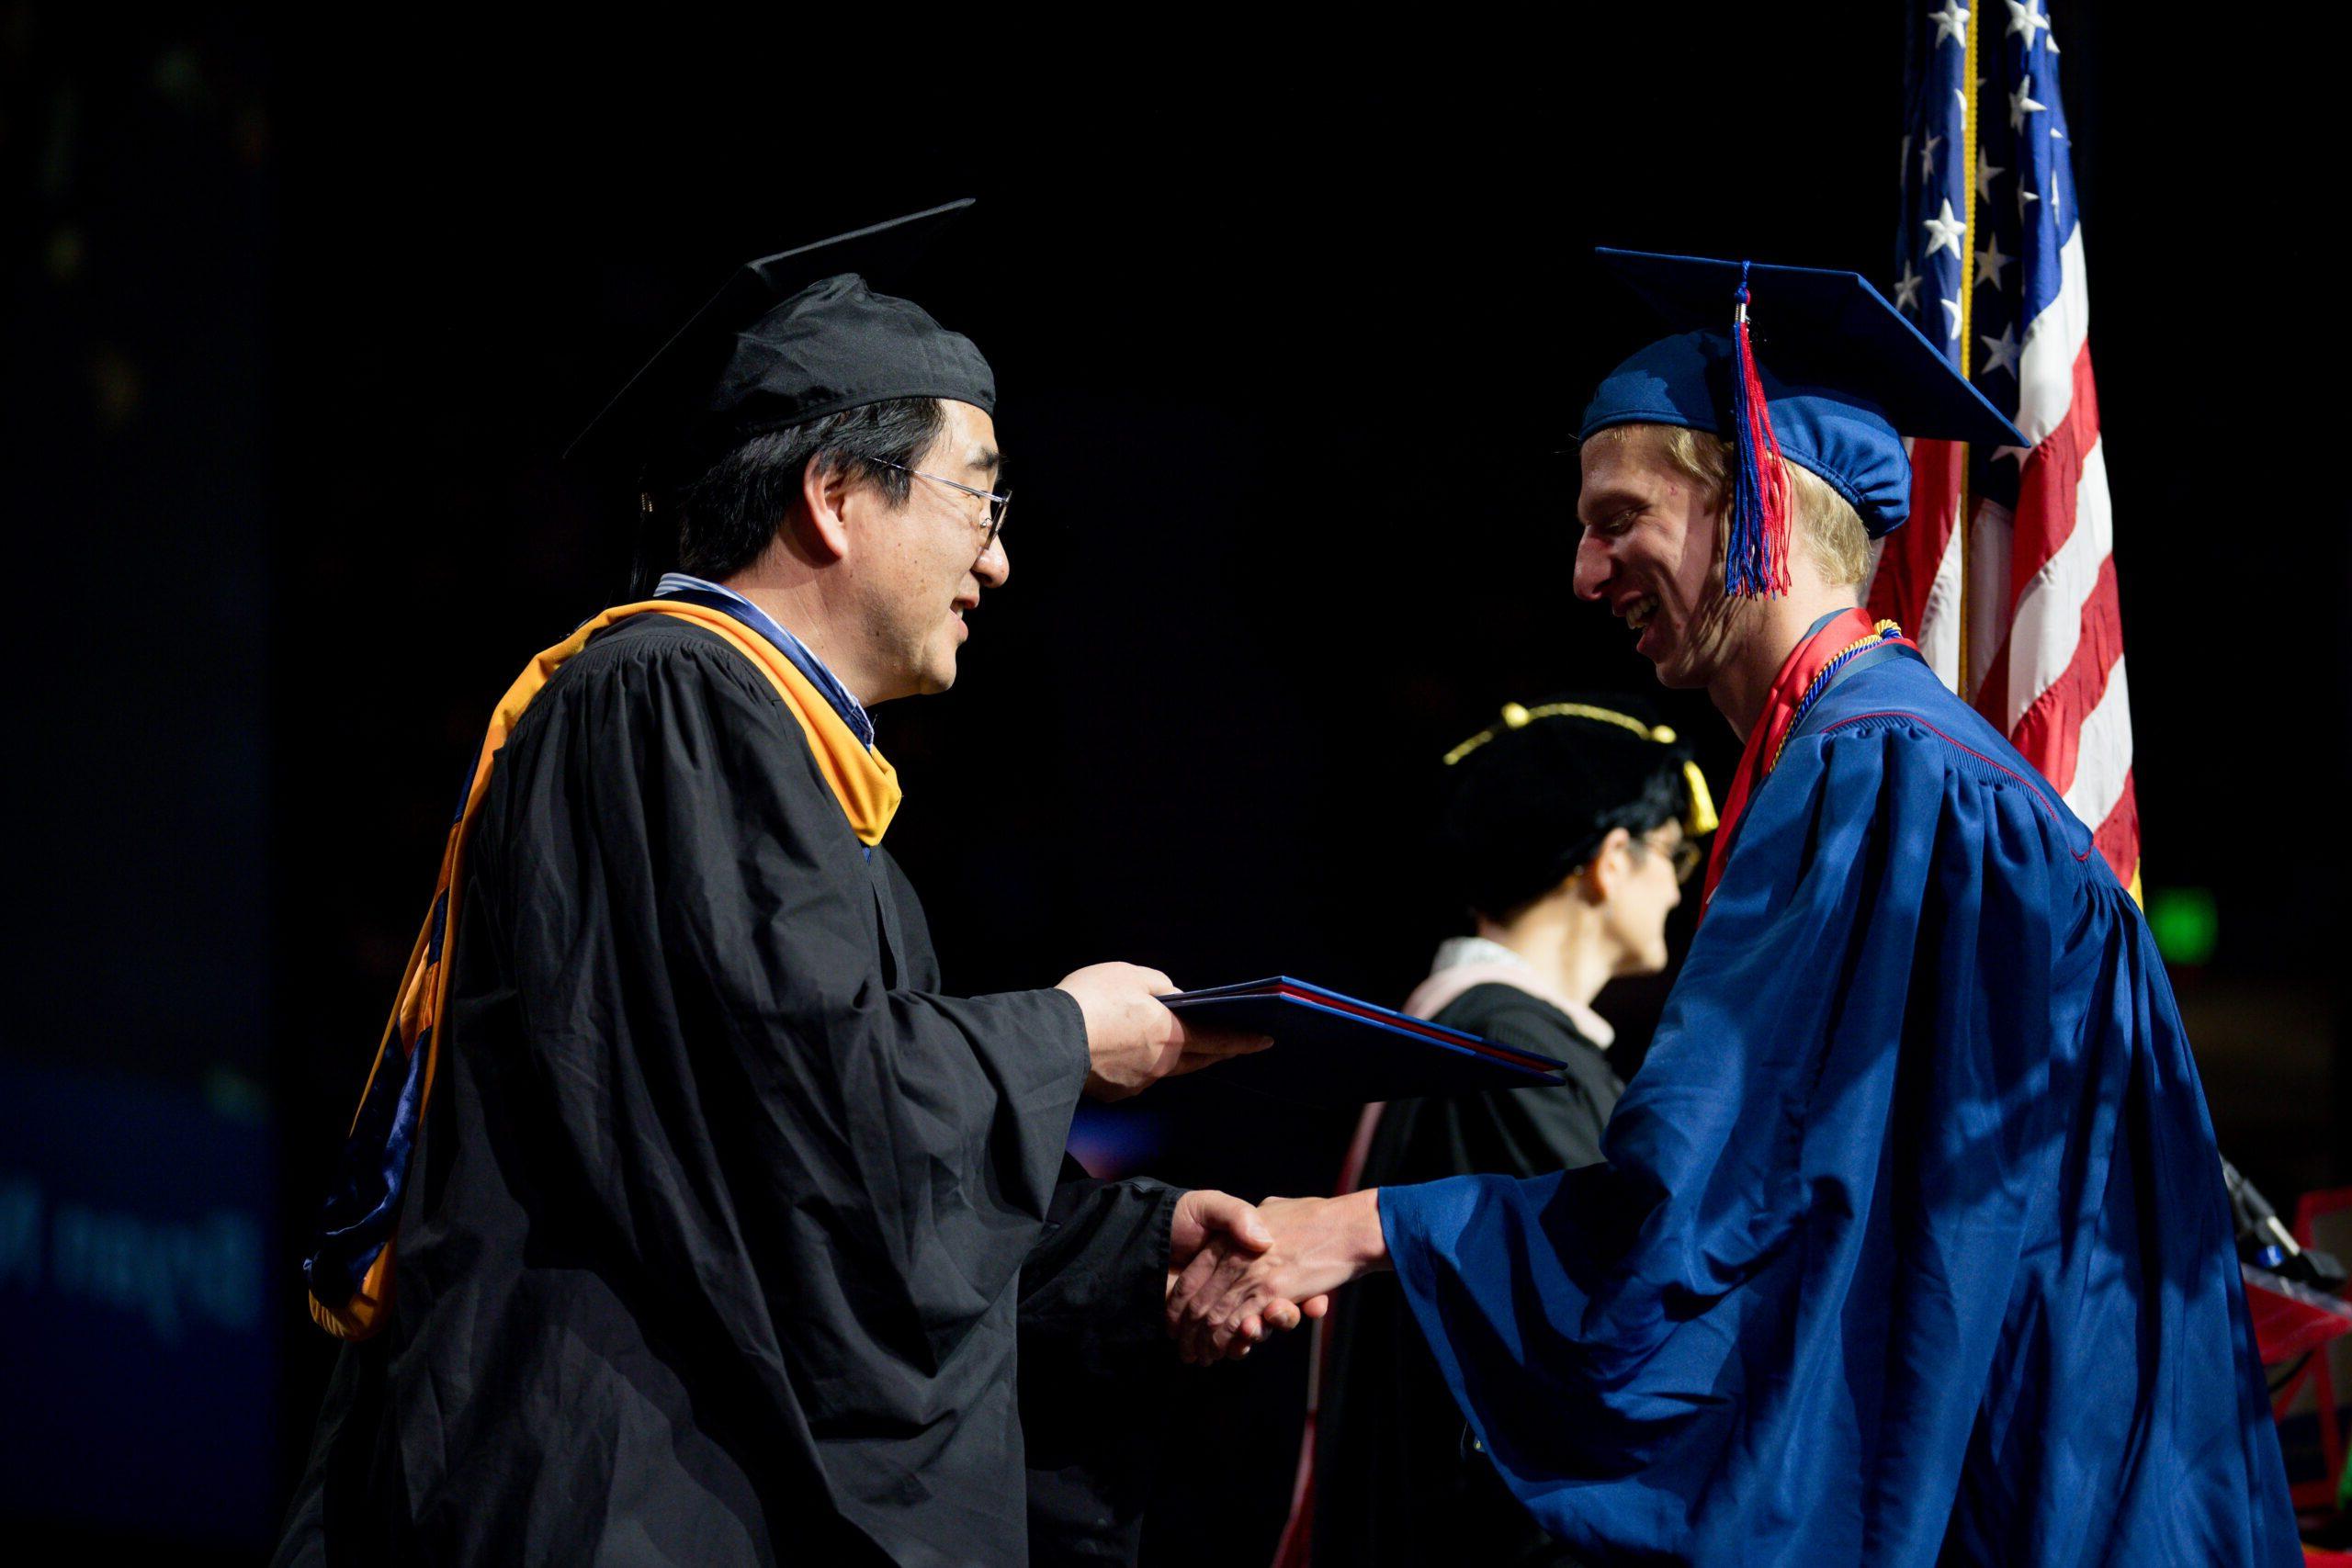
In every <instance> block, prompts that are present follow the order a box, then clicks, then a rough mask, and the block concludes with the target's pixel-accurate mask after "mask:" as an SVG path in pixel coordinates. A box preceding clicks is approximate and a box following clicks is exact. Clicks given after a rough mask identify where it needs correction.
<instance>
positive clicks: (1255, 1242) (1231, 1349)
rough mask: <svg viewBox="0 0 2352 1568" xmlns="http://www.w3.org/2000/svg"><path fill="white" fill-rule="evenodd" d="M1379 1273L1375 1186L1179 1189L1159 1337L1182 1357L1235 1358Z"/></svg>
mask: <svg viewBox="0 0 2352 1568" xmlns="http://www.w3.org/2000/svg"><path fill="white" fill-rule="evenodd" d="M1387 1267H1388V1244H1387V1242H1386V1240H1385V1238H1384V1237H1383V1235H1381V1230H1380V1197H1379V1193H1378V1191H1377V1190H1366V1191H1363V1192H1351V1193H1349V1194H1348V1195H1347V1196H1346V1197H1343V1198H1269V1199H1267V1200H1266V1201H1264V1202H1263V1203H1260V1204H1255V1205H1252V1204H1250V1203H1246V1202H1244V1201H1241V1200H1240V1199H1238V1198H1236V1197H1234V1196H1233V1195H1232V1194H1231V1193H1229V1192H1213V1191H1194V1192H1187V1193H1185V1194H1184V1196H1183V1197H1182V1199H1180V1200H1178V1201H1177V1204H1176V1215H1175V1223H1174V1224H1173V1225H1172V1227H1171V1228H1170V1235H1169V1245H1168V1295H1167V1315H1168V1332H1169V1335H1170V1337H1172V1338H1174V1339H1175V1341H1176V1345H1177V1348H1178V1350H1179V1352H1180V1353H1181V1354H1182V1357H1183V1359H1184V1360H1185V1361H1186V1363H1188V1364H1189V1365H1193V1366H1208V1365H1210V1364H1212V1363H1214V1362H1216V1361H1218V1360H1226V1359H1230V1360H1239V1359H1241V1358H1242V1357H1244V1356H1246V1355H1248V1354H1249V1353H1250V1348H1251V1347H1252V1346H1254V1345H1257V1344H1258V1343H1260V1342H1261V1340H1264V1339H1267V1338H1269V1337H1272V1336H1273V1335H1275V1334H1277V1333H1281V1332H1283V1331H1285V1330H1288V1329H1293V1328H1295V1327H1297V1326H1298V1325H1299V1324H1300V1323H1301V1322H1302V1321H1304V1320H1305V1319H1306V1318H1310V1317H1321V1316H1322V1315H1323V1314H1325V1313H1326V1312H1328V1311H1329V1310H1330V1303H1331V1292H1333V1291H1336V1290H1338V1289H1339V1288H1340V1286H1341V1285H1344V1284H1346V1283H1347V1282H1348V1281H1349V1280H1353V1279H1356V1278H1358V1277H1359V1276H1361V1275H1364V1274H1368V1273H1371V1272H1373V1271H1374V1269H1385V1268H1387Z"/></svg>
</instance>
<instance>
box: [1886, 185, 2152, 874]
mask: <svg viewBox="0 0 2352 1568" xmlns="http://www.w3.org/2000/svg"><path fill="white" fill-rule="evenodd" d="M2059 255H2060V265H2061V268H2062V281H2061V284H2060V288H2059V290H2058V293H2057V296H2056V298H2054V299H2052V300H2051V302H2050V304H2049V305H2048V306H2047V307H2046V308H2045V309H2044V310H2042V312H2041V315H2039V316H2038V317H2036V318H2035V319H2034V321H2032V323H2031V324H2030V326H2029V327H2028V328H2027V331H2026V336H2025V343H2024V344H2023V347H2022V349H2021V350H2020V352H2019V355H2018V359H2019V375H2018V391H2019V399H2018V419H2017V423H2018V429H2020V430H2022V431H2023V432H2024V433H2025V434H2026V436H2027V437H2028V439H2030V441H2031V442H2032V443H2033V446H2031V447H2030V449H2028V450H2026V451H2024V452H2017V451H2013V450H2009V449H2006V448H2005V449H2004V450H2003V451H2002V452H2001V453H1999V454H1997V455H1996V461H1998V462H2015V463H2018V464H2019V466H2020V473H2019V476H2018V505H2017V509H2016V511H2015V512H2014V513H2011V512H2010V511H2009V509H2008V508H2007V507H2004V506H2002V505H2000V504H1998V503H1997V502H1990V501H1982V500H1979V501H1977V502H1974V504H1973V516H1972V517H1971V518H1970V521H1969V527H1968V532H1967V538H1966V541H1965V548H1963V547H1962V544H1963V542H1962V535H1961V530H1960V528H1959V527H1958V525H1957V519H1958V515H1959V511H1960V505H1961V501H1962V493H1963V492H1962V482H1961V481H1962V476H1963V474H1964V472H1965V461H1966V459H1965V454H1964V453H1963V451H1962V449H1961V448H1959V447H1957V446H1954V445H1953V444H1951V443H1949V442H1941V441H1921V442H1917V443H1915V444H1914V446H1913V449H1912V454H1911V465H1912V499H1911V520H1910V522H1909V523H1907V524H1906V525H1904V526H1903V527H1902V528H1899V529H1897V530H1896V531H1895V532H1894V533H1893V534H1891V535H1889V536H1887V538H1886V541H1885V543H1884V547H1883V549H1882V550H1881V551H1880V553H1879V560H1878V565H1877V569H1876V570H1875V572H1874V573H1873V575H1872V578H1871V589H1870V595H1869V601H1870V607H1871V612H1872V613H1873V614H1875V615H1885V616H1888V617H1891V618H1892V619H1894V620H1896V621H1898V622H1900V623H1902V625H1903V626H1904V628H1905V630H1906V631H1909V632H1910V633H1911V634H1912V635H1913V637H1915V638H1916V639H1917V642H1918V644H1919V649H1920V651H1921V653H1923V654H1924V655H1926V656H1927V659H1928V663H1929V664H1931V665H1932V666H1933V667H1934V668H1935V671H1936V673H1937V674H1938V675H1939V676H1940V677H1942V679H1943V681H1944V682H1945V684H1947V685H1949V686H1951V688H1952V690H1954V691H1955V692H1958V693H1959V694H1961V695H1962V697H1965V698H1967V699H1968V700H1969V701H1970V702H1971V703H1973V705H1975V707H1976V709H1977V710H1978V711H1979V712H1980V713H1982V714H1984V715H1985V717H1986V718H1988V719H1990V720H1992V721H1993V723H1994V724H1995V725H1996V726H1998V727H1999V728H2001V730H2002V731H2003V732H2004V733H2005V734H2007V736H2008V738H2009V740H2010V742H2011V743H2012V744H2013V745H2015V746H2016V747H2017V749H2018V751H2019V752H2021V753H2022V754H2023V755H2024V757H2025V759H2026V761H2030V762H2031V763H2032V764H2033V765H2034V766H2035V768H2037V769H2039V770H2040V771H2041V774H2042V776H2043V777H2044V778H2046V779H2048V780H2049V781H2050V782H2051V783H2052V784H2053V785H2055V786H2056V787H2057V789H2058V790H2059V792H2060V793H2061V794H2062V795H2064V796H2065V798H2066V804H2067V805H2068V806H2069V807H2072V808H2073V810H2074V812H2075V815H2076V816H2077V817H2080V818H2082V819H2083V820H2084V821H2085V822H2086V823H2087V824H2089V825H2090V827H2091V829H2092V830H2093V833H2094V835H2095V837H2096V838H2097V840H2098V848H2099V852H2100V853H2101V854H2102V855H2103V856H2105V857H2106V860H2107V863H2108V864H2109V865H2110V866H2112V867H2113V868H2114V870H2115V874H2116V876H2117V877H2118V878H2119V879H2120V880H2121V881H2122V882H2123V884H2124V885H2125V886H2131V887H2133V888H2134V891H2136V890H2137V887H2136V879H2137V877H2138V875H2139V869H2140V817H2139V807H2138V804H2137V801H2136V799H2135V797H2134V795H2133V791H2132V781H2131V703H2130V686H2129V683H2128V682H2127V681H2126V679H2125V675H2124V669H2123V623H2122V618H2121V614H2120V609H2119V605H2118V601H2117V596H2116V586H2115V528H2114V515H2113V511H2112V509H2111V508H2110V506H2109V501H2108V491H2107V463H2106V458H2105V456H2104V454H2103V453H2102V450H2101V448H2100V445H2099V426H2098V389H2097V386H2096V384H2095V382H2094V380H2093V378H2092V375H2091V356H2090V344H2089V338H2088V331H2089V324H2090V304H2089V291H2088V288H2087V284H2086V278H2085V275H2084V265H2083V236H2082V230H2081V228H2080V227H2079V226H2077V227H2076V228H2075V231H2074V232H2073V233H2072V234H2071V235H2070V236H2068V238H2067V241H2066V243H2065V244H2064V246H2063V247H2061V249H2060V253H2059ZM1963 576H1964V581H1965V588H1966V592H1965V595H1964V597H1965V600H1966V604H1965V607H1964V608H1963V605H1962V598H1963V593H1962V587H1963Z"/></svg>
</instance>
